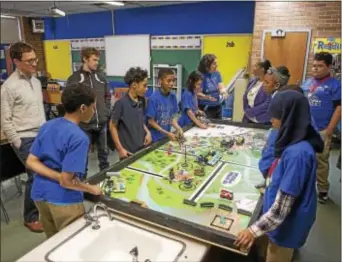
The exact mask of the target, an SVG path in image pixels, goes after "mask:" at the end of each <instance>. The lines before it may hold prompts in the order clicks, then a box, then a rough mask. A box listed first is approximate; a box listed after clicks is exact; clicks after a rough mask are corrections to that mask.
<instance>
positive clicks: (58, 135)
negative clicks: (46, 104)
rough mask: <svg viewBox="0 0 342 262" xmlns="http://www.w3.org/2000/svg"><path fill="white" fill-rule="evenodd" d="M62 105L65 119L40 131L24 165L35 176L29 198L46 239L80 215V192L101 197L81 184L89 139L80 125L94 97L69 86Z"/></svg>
mask: <svg viewBox="0 0 342 262" xmlns="http://www.w3.org/2000/svg"><path fill="white" fill-rule="evenodd" d="M62 104H63V107H64V109H65V111H66V114H65V116H64V117H61V118H55V119H53V120H50V121H48V122H47V123H45V124H44V125H43V126H42V127H41V128H40V130H39V133H38V136H37V137H36V139H35V141H34V143H33V145H32V148H31V152H30V155H29V156H28V158H27V162H26V164H27V166H28V168H30V169H31V170H32V171H33V172H35V176H34V181H33V185H32V190H31V198H32V199H33V200H34V202H35V204H36V205H37V207H38V210H39V214H40V220H41V222H42V224H43V227H44V231H45V234H46V236H47V237H48V238H49V237H51V236H53V235H54V234H56V233H57V232H58V231H60V230H61V229H63V228H64V227H66V226H67V225H68V224H70V223H71V222H72V221H74V220H76V219H77V218H78V217H80V216H82V215H83V213H84V207H83V192H88V193H90V194H94V195H100V194H101V188H100V187H99V186H97V185H89V184H85V183H83V182H81V181H82V179H83V178H84V176H85V170H86V163H87V156H88V148H89V138H88V137H87V135H86V134H85V133H84V132H83V131H82V129H81V128H80V127H79V124H80V122H84V123H87V122H89V121H90V119H91V118H92V116H93V114H94V108H95V94H94V92H93V90H92V89H91V88H90V87H89V86H86V85H85V84H82V83H77V84H70V85H68V86H67V87H66V88H65V89H64V91H63V94H62Z"/></svg>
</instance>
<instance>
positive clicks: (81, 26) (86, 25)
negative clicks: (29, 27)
mask: <svg viewBox="0 0 342 262" xmlns="http://www.w3.org/2000/svg"><path fill="white" fill-rule="evenodd" d="M44 24H45V33H44V37H45V40H51V39H71V38H92V37H103V36H105V35H112V34H113V29H112V13H111V12H110V11H106V12H95V13H86V14H74V15H68V16H66V17H61V18H45V19H44Z"/></svg>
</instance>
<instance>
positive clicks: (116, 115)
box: [109, 100, 134, 158]
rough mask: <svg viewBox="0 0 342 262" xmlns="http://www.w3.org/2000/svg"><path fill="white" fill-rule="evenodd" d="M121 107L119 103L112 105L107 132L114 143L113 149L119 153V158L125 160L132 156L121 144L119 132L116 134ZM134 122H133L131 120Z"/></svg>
mask: <svg viewBox="0 0 342 262" xmlns="http://www.w3.org/2000/svg"><path fill="white" fill-rule="evenodd" d="M122 113H123V112H122V106H121V101H120V100H119V101H117V102H116V103H115V104H114V109H113V113H112V117H111V121H110V123H109V131H110V134H111V135H112V138H113V141H114V143H115V147H116V149H117V150H118V152H119V156H120V158H126V157H129V156H130V155H132V153H130V152H128V151H127V150H126V149H125V148H124V147H123V146H122V144H121V142H120V137H119V132H118V123H119V121H120V119H121V117H122ZM133 121H134V120H133Z"/></svg>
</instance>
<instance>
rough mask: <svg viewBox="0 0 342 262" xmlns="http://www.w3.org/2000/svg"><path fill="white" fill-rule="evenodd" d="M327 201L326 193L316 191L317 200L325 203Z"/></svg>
mask: <svg viewBox="0 0 342 262" xmlns="http://www.w3.org/2000/svg"><path fill="white" fill-rule="evenodd" d="M327 201H328V193H327V192H320V193H318V202H319V203H321V204H325V203H326V202H327Z"/></svg>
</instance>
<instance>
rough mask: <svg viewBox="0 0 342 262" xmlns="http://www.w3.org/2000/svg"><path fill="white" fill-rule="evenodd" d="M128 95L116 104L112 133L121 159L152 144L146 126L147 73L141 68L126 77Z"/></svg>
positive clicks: (132, 70)
mask: <svg viewBox="0 0 342 262" xmlns="http://www.w3.org/2000/svg"><path fill="white" fill-rule="evenodd" d="M125 83H126V84H127V85H128V86H129V90H128V93H127V94H126V95H125V96H123V97H122V98H120V99H119V100H118V101H117V102H115V104H114V109H113V112H112V117H111V121H110V124H109V129H110V133H111V135H112V137H113V141H114V143H115V146H116V149H117V150H118V152H119V157H120V159H123V158H126V157H128V156H130V155H131V154H134V153H135V152H137V151H138V150H140V149H142V148H144V147H145V146H147V145H149V144H150V143H151V142H152V137H151V133H150V131H149V130H148V128H147V127H146V126H145V123H144V122H145V121H144V111H145V104H146V103H145V97H144V96H145V93H146V91H147V71H146V70H143V69H141V68H140V67H136V68H130V69H129V70H128V71H127V73H126V75H125Z"/></svg>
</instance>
